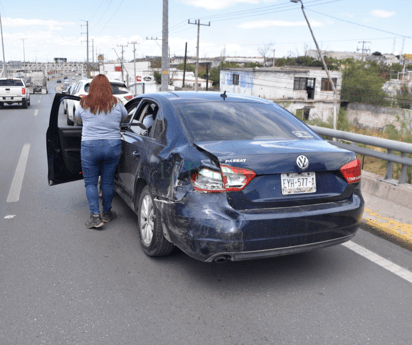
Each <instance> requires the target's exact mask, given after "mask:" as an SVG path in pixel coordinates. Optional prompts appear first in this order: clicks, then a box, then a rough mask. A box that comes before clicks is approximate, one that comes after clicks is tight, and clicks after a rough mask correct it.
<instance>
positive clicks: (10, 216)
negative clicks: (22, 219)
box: [4, 214, 16, 219]
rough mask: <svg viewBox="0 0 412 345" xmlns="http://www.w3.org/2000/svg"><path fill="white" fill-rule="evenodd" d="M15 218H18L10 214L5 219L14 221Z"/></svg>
mask: <svg viewBox="0 0 412 345" xmlns="http://www.w3.org/2000/svg"><path fill="white" fill-rule="evenodd" d="M14 217H16V215H15V214H10V215H8V216H6V217H4V219H13V218H14Z"/></svg>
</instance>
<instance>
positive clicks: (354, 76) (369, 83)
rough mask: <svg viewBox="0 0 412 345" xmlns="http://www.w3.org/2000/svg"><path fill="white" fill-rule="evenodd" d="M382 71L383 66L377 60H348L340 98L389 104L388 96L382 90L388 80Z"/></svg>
mask: <svg viewBox="0 0 412 345" xmlns="http://www.w3.org/2000/svg"><path fill="white" fill-rule="evenodd" d="M380 71H381V66H380V65H379V64H377V63H376V62H371V63H368V64H367V63H365V62H363V61H352V62H351V61H348V62H347V63H346V64H345V68H344V69H343V72H342V90H341V97H340V98H341V99H342V100H346V101H349V102H352V103H366V104H372V105H380V106H387V105H389V101H388V97H387V95H386V94H385V92H383V91H382V86H383V84H384V83H385V81H386V80H385V78H383V77H382V76H381V74H380V73H379V72H380Z"/></svg>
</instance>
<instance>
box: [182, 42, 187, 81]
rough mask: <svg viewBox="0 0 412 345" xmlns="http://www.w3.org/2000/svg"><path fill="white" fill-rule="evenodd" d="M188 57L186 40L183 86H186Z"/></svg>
mask: <svg viewBox="0 0 412 345" xmlns="http://www.w3.org/2000/svg"><path fill="white" fill-rule="evenodd" d="M186 59H187V42H186V44H185V61H184V63H183V84H182V88H184V87H185V76H186Z"/></svg>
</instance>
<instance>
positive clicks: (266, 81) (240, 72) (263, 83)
mask: <svg viewBox="0 0 412 345" xmlns="http://www.w3.org/2000/svg"><path fill="white" fill-rule="evenodd" d="M329 73H330V75H331V78H332V80H333V81H334V84H335V87H336V89H337V92H338V104H339V102H340V96H339V94H340V90H341V87H342V73H341V72H339V71H329ZM220 90H221V91H227V92H235V93H241V94H245V95H249V96H256V97H261V98H265V99H268V100H272V101H274V102H276V103H279V104H280V105H282V106H283V107H285V108H286V109H288V110H289V111H290V112H291V113H293V114H296V110H298V109H302V110H303V114H304V116H305V118H306V119H316V118H319V119H321V120H322V121H327V119H328V117H329V116H332V115H333V90H332V86H331V85H330V83H329V79H328V77H327V75H326V72H325V71H324V70H322V69H321V68H317V67H316V68H315V67H298V68H295V67H275V68H227V69H222V70H220Z"/></svg>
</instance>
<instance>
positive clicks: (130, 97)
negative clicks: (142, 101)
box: [124, 96, 133, 101]
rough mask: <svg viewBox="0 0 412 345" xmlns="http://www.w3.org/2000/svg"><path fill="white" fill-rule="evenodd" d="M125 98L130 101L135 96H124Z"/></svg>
mask: <svg viewBox="0 0 412 345" xmlns="http://www.w3.org/2000/svg"><path fill="white" fill-rule="evenodd" d="M124 98H126V99H127V100H128V101H130V100H131V99H132V98H133V96H124Z"/></svg>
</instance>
